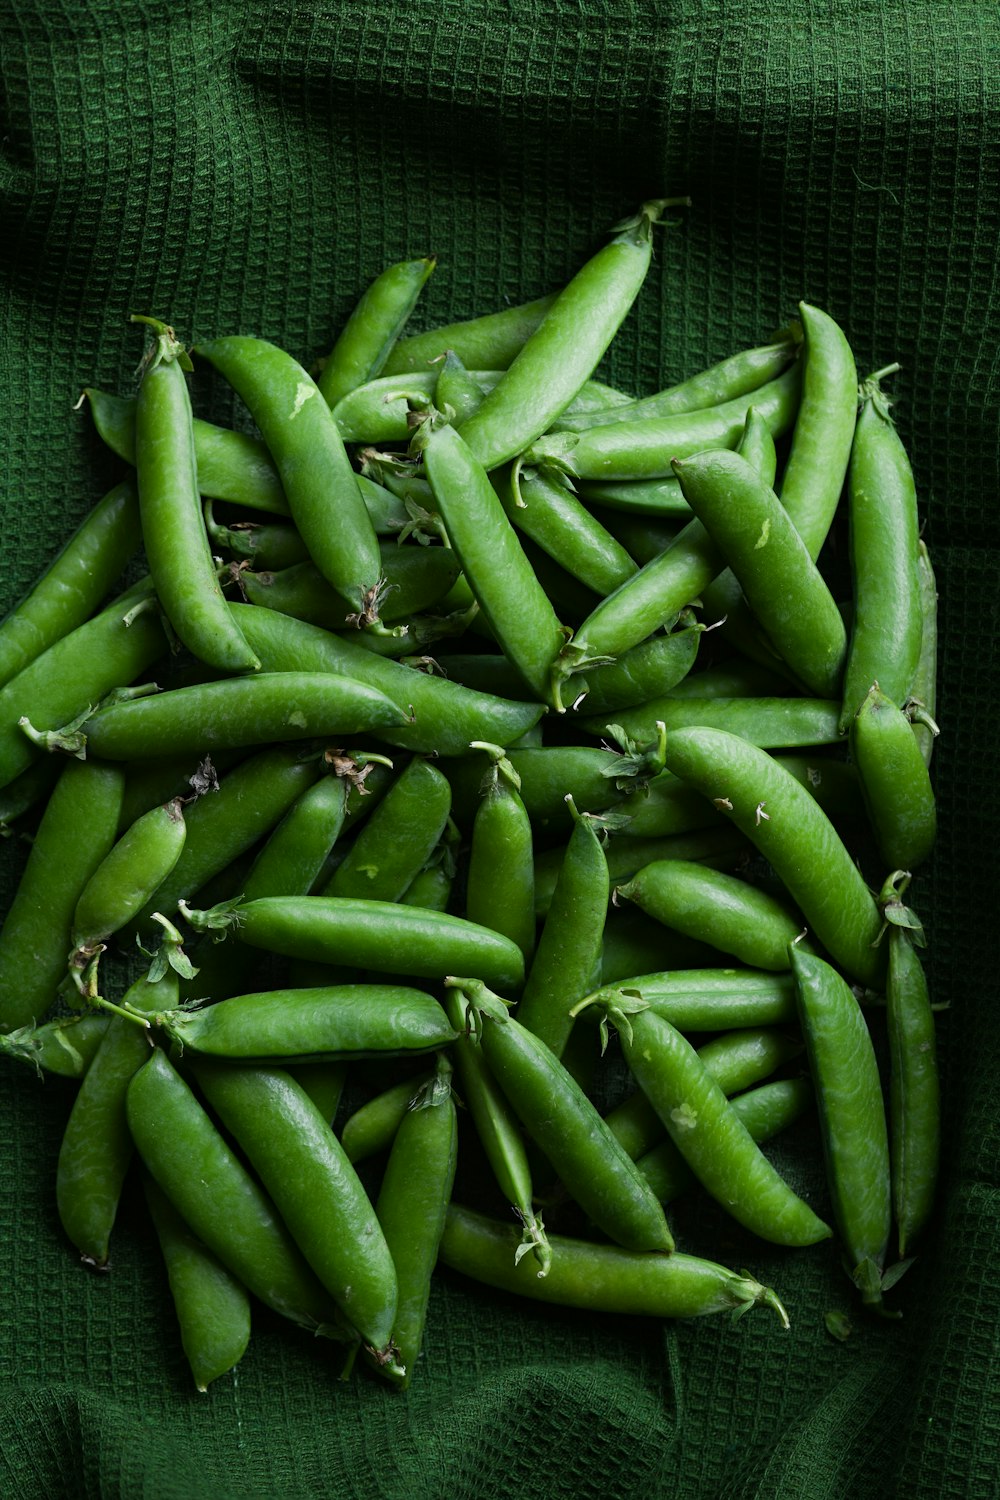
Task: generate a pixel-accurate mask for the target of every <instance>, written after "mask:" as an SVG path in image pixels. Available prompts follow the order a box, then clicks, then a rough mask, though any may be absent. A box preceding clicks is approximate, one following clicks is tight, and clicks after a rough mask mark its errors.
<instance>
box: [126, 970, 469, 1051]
mask: <svg viewBox="0 0 1000 1500" xmlns="http://www.w3.org/2000/svg"><path fill="white" fill-rule="evenodd" d="M155 1024H156V1025H157V1026H159V1027H161V1028H162V1029H163V1031H164V1032H165V1033H166V1034H167V1035H168V1036H169V1037H170V1038H171V1040H173V1041H175V1042H177V1043H179V1045H180V1046H182V1047H183V1048H185V1049H190V1050H191V1051H192V1052H194V1053H196V1054H197V1055H198V1056H199V1057H214V1058H225V1059H230V1060H232V1061H234V1062H251V1061H252V1062H274V1063H291V1062H311V1061H319V1060H321V1059H325V1060H329V1061H332V1062H339V1061H342V1060H348V1059H350V1058H352V1057H353V1058H357V1057H380V1056H382V1055H384V1054H386V1053H397V1054H400V1055H403V1056H415V1055H419V1054H420V1053H422V1052H430V1051H434V1050H435V1049H436V1048H438V1047H444V1046H447V1044H448V1043H449V1042H451V1041H453V1040H454V1035H455V1034H454V1032H453V1031H452V1029H451V1027H450V1025H449V1024H448V1018H447V1016H446V1015H445V1013H444V1011H443V1010H442V1009H441V1006H440V1005H439V1004H438V1002H437V1001H436V1000H435V999H434V997H433V995H428V994H426V993H425V992H424V991H423V990H415V989H410V988H408V987H407V986H405V985H371V984H355V985H325V986H310V987H303V988H301V989H295V990H263V991H261V992H260V993H258V994H249V995H234V996H232V997H231V998H230V999H228V1000H220V1001H219V1002H218V1004H216V1005H208V1006H205V1007H203V1008H202V1009H201V1010H196V1011H164V1012H162V1013H161V1014H159V1015H157V1016H156V1017H155Z"/></svg>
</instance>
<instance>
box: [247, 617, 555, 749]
mask: <svg viewBox="0 0 1000 1500" xmlns="http://www.w3.org/2000/svg"><path fill="white" fill-rule="evenodd" d="M232 608H233V609H234V610H235V612H236V614H237V616H238V618H239V620H240V623H241V628H242V629H243V630H244V631H245V633H246V635H247V637H248V639H250V640H252V641H253V643H254V649H255V651H257V653H258V654H259V656H260V658H261V662H262V663H263V667H264V670H265V671H267V672H290V671H310V672H332V673H338V674H342V675H344V676H347V677H354V678H356V680H357V681H358V682H363V683H366V684H367V685H368V686H369V687H373V688H377V689H378V690H379V691H380V692H383V693H384V694H385V695H386V697H387V698H391V699H392V701H393V702H394V703H395V704H397V705H398V707H399V708H401V709H402V710H403V711H404V712H406V714H407V716H408V717H409V718H410V719H411V720H412V722H411V723H409V724H406V725H404V726H403V727H401V728H391V727H389V726H384V727H383V728H382V730H381V732H380V738H382V739H383V740H386V741H387V742H388V743H389V744H391V745H400V746H402V747H404V748H406V749H409V750H417V751H422V752H424V753H425V754H431V753H432V752H433V753H436V754H438V755H464V754H465V752H466V750H467V748H468V745H469V742H470V741H471V740H479V739H485V740H489V741H490V742H491V743H494V744H500V745H506V744H509V743H510V741H511V740H516V739H519V738H520V736H521V735H522V734H524V732H525V731H526V730H527V729H529V728H530V727H531V726H532V725H533V724H537V722H538V720H539V719H540V718H541V715H542V713H543V712H544V709H543V707H542V705H541V704H540V703H518V702H513V701H511V700H510V699H509V698H501V697H497V696H496V695H495V694H493V693H487V692H478V691H476V690H475V689H473V688H471V687H463V686H462V685H461V683H459V682H451V681H449V680H447V679H446V678H443V677H430V676H428V675H427V674H426V673H424V672H413V671H411V670H410V669H409V668H408V667H404V666H401V665H400V664H399V663H398V662H394V661H388V660H386V659H385V658H384V657H381V656H376V655H375V654H374V653H373V652H371V651H366V650H365V649H364V647H362V646H360V645H358V644H357V641H356V640H351V639H348V638H347V637H344V636H337V635H334V634H332V633H331V632H330V631H325V630H320V629H319V628H318V627H317V626H315V625H308V624H306V623H305V622H304V621H300V620H293V619H291V617H290V616H287V615H280V614H276V613H275V612H274V611H273V610H260V609H254V608H253V607H252V606H250V605H246V604H234V605H233V606H232ZM367 637H368V632H365V638H366V639H367Z"/></svg>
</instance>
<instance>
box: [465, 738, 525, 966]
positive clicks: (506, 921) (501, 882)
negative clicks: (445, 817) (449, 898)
mask: <svg viewBox="0 0 1000 1500" xmlns="http://www.w3.org/2000/svg"><path fill="white" fill-rule="evenodd" d="M474 747H475V748H476V749H479V750H485V751H486V752H487V754H488V755H489V756H490V768H489V771H488V772H487V775H486V777H485V779H484V783H483V787H482V792H483V796H482V800H481V802H480V803H479V806H478V807H477V809H476V815H475V818H474V819H473V823H472V843H471V847H470V850H469V865H468V873H467V876H466V888H465V914H466V916H467V917H468V919H469V921H470V922H478V923H480V925H481V926H483V927H489V928H491V929H492V930H493V931H494V932H500V933H503V935H504V936H505V937H508V938H510V939H511V941H512V942H514V943H516V944H517V946H518V947H519V948H520V950H521V952H522V953H523V954H524V959H525V963H528V962H530V960H531V955H532V954H533V952H534V950H535V865H534V840H533V836H532V829H531V819H530V818H529V816H528V812H527V809H526V808H525V805H524V803H523V802H522V801H521V794H520V785H521V778H520V777H519V776H518V774H517V772H516V771H515V769H514V767H513V765H512V764H511V762H510V760H509V759H508V757H507V756H505V755H504V754H503V753H502V751H501V748H500V746H499V745H488V744H485V743H483V742H482V741H476V742H474ZM470 748H471V747H470Z"/></svg>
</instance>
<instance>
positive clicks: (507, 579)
mask: <svg viewBox="0 0 1000 1500" xmlns="http://www.w3.org/2000/svg"><path fill="white" fill-rule="evenodd" d="M423 452H424V462H425V464H426V468H427V477H428V479H429V480H430V483H431V488H432V489H433V491H434V498H435V500H436V501H437V505H438V509H439V510H440V512H441V516H442V518H443V520H444V524H445V528H446V530H447V533H448V540H449V541H450V543H451V545H452V547H453V548H454V550H455V552H456V553H457V555H458V557H459V560H460V562H461V564H462V570H463V572H464V574H465V577H466V579H467V580H468V583H469V586H470V588H471V589H472V592H473V594H474V595H475V598H476V601H477V603H478V604H479V608H480V609H481V611H482V613H483V615H484V617H485V619H486V621H487V622H488V624H489V627H490V629H491V630H492V632H493V634H494V635H495V637H496V639H497V641H498V642H499V643H500V645H501V647H502V649H503V651H504V653H505V654H506V655H507V656H508V657H509V658H510V660H511V661H512V662H513V663H514V665H515V666H516V667H517V669H518V671H519V672H520V673H521V675H522V676H523V677H524V679H525V681H526V682H527V683H528V685H529V686H530V687H531V689H532V690H533V692H534V693H535V696H536V697H537V698H538V700H539V701H540V702H546V701H547V693H548V686H547V684H548V675H549V670H550V667H551V664H552V661H553V660H554V658H555V657H556V655H557V654H558V652H559V649H560V647H561V646H562V642H563V631H562V627H561V625H560V624H559V621H558V619H557V618H556V614H555V611H554V610H553V608H552V605H551V604H550V603H549V601H548V599H547V598H546V596H545V593H544V591H543V589H542V586H541V584H540V583H539V582H538V580H537V578H536V577H535V574H534V572H533V571H532V568H531V564H530V563H529V562H528V560H527V558H526V557H525V555H524V549H523V548H522V546H521V544H520V542H519V541H518V539H517V534H516V532H515V531H514V529H513V527H512V526H511V524H510V522H509V521H508V520H507V517H506V515H505V514H504V510H503V507H502V505H501V504H500V501H499V500H498V499H497V496H496V492H495V491H494V489H493V486H492V485H491V484H490V481H489V479H488V478H487V475H486V471H485V469H484V468H483V467H482V465H481V464H480V463H479V462H478V460H477V459H476V456H475V454H474V453H473V452H472V450H471V449H470V448H469V447H468V445H467V444H466V443H465V441H464V439H463V438H462V437H461V436H460V435H459V434H458V433H457V432H456V431H455V429H454V428H453V427H448V426H439V427H437V428H435V429H434V430H433V431H432V432H430V434H429V435H428V436H427V437H426V439H425V443H424V449H423Z"/></svg>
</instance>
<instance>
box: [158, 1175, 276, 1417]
mask: <svg viewBox="0 0 1000 1500" xmlns="http://www.w3.org/2000/svg"><path fill="white" fill-rule="evenodd" d="M142 1186H143V1191H144V1192H145V1195H146V1202H147V1204H148V1206H149V1212H150V1216H151V1218H152V1220H153V1227H154V1229H155V1230H156V1237H157V1239H158V1240H159V1242H160V1250H161V1251H162V1252H163V1259H164V1261H165V1263H166V1267H167V1280H168V1281H169V1283H170V1295H171V1297H172V1298H173V1302H174V1310H175V1312H176V1313H177V1321H178V1323H179V1324H180V1330H181V1344H182V1346H183V1349H184V1353H185V1355H186V1357H187V1362H188V1364H189V1365H190V1366H191V1374H192V1375H193V1376H194V1383H195V1387H196V1388H197V1389H198V1390H199V1391H206V1390H207V1389H208V1387H209V1386H210V1385H211V1383H212V1381H213V1380H218V1378H219V1376H220V1375H225V1374H228V1372H229V1371H230V1370H232V1369H234V1368H235V1366H236V1365H238V1364H239V1362H240V1360H241V1359H242V1358H243V1355H244V1354H245V1353H246V1347H247V1344H248V1343H249V1342H250V1299H249V1297H248V1296H247V1293H246V1290H245V1288H244V1287H243V1285H242V1283H241V1282H239V1281H238V1280H237V1279H236V1277H235V1276H233V1275H232V1274H231V1272H229V1271H227V1270H226V1268H225V1266H224V1265H223V1264H222V1262H221V1261H220V1260H219V1258H218V1256H215V1255H213V1254H212V1252H211V1250H209V1249H208V1247H207V1246H206V1245H203V1244H202V1243H201V1241H200V1240H199V1239H198V1238H197V1237H196V1236H195V1235H193V1234H192V1233H191V1231H190V1229H189V1228H188V1227H187V1225H186V1224H185V1222H184V1220H183V1219H182V1218H181V1216H180V1214H179V1213H178V1212H177V1210H176V1209H175V1208H174V1206H173V1204H172V1203H171V1202H170V1200H169V1198H167V1197H166V1195H165V1194H164V1193H163V1192H161V1191H160V1189H159V1187H157V1185H156V1183H155V1181H154V1180H153V1178H152V1177H151V1176H150V1175H149V1173H148V1172H144V1173H143V1177H142Z"/></svg>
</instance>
